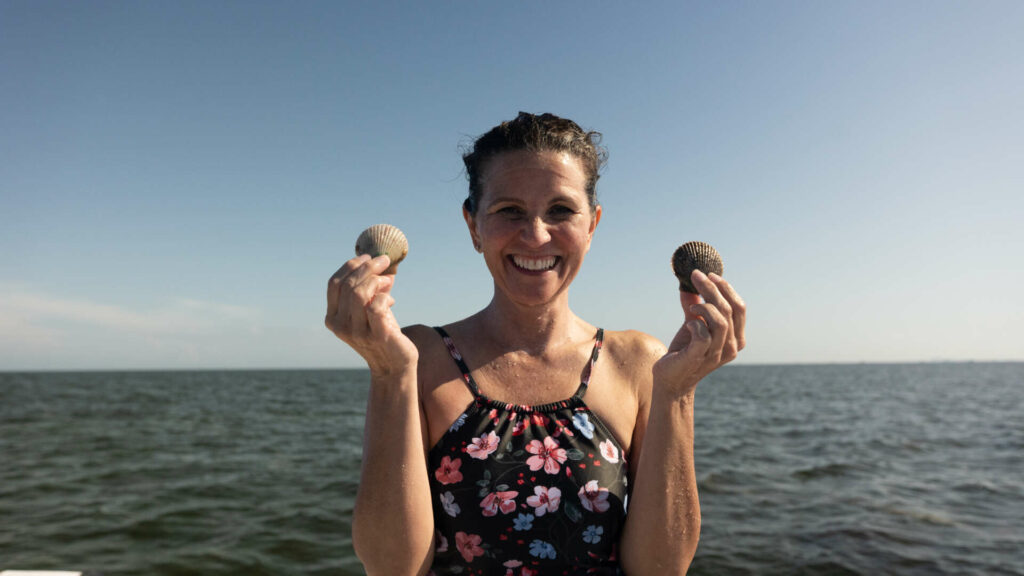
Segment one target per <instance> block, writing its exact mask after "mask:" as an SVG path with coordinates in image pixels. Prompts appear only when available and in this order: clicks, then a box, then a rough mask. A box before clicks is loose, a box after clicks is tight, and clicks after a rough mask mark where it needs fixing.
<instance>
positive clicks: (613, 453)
mask: <svg viewBox="0 0 1024 576" xmlns="http://www.w3.org/2000/svg"><path fill="white" fill-rule="evenodd" d="M598 448H600V449H601V456H604V459H605V460H607V461H608V463H609V464H618V463H619V449H618V448H616V447H615V444H612V441H611V440H605V441H604V442H601V443H600V444H598Z"/></svg>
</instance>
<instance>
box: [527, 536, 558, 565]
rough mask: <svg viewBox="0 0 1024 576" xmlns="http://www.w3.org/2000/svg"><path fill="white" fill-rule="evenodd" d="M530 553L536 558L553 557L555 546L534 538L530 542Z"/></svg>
mask: <svg viewBox="0 0 1024 576" xmlns="http://www.w3.org/2000/svg"><path fill="white" fill-rule="evenodd" d="M530 554H532V555H534V556H536V557H537V558H551V559H552V560H554V559H555V547H554V546H552V545H551V544H548V543H547V542H545V541H543V540H534V541H533V542H530Z"/></svg>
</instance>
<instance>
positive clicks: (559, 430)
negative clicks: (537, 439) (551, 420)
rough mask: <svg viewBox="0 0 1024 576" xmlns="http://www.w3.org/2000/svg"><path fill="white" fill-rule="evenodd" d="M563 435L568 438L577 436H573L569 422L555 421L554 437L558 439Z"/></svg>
mask: <svg viewBox="0 0 1024 576" xmlns="http://www.w3.org/2000/svg"><path fill="white" fill-rule="evenodd" d="M563 433H564V434H565V435H566V436H575V434H573V432H572V430H570V429H569V421H568V420H555V432H554V434H552V436H554V437H556V438H557V437H559V436H561V435H562V434H563Z"/></svg>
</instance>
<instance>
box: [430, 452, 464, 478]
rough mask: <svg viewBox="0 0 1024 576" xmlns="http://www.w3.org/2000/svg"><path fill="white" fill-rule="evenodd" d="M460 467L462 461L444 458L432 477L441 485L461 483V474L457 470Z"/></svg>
mask: <svg viewBox="0 0 1024 576" xmlns="http://www.w3.org/2000/svg"><path fill="white" fill-rule="evenodd" d="M461 466H462V459H461V458H456V459H455V460H452V459H451V457H449V456H445V457H444V458H441V466H439V467H438V468H437V470H434V477H435V478H437V481H438V482H440V483H441V484H455V483H456V482H461V481H462V472H459V468H460V467H461Z"/></svg>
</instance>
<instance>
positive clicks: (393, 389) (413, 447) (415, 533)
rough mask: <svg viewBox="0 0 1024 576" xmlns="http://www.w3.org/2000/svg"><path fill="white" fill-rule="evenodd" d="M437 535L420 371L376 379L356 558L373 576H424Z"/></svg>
mask: <svg viewBox="0 0 1024 576" xmlns="http://www.w3.org/2000/svg"><path fill="white" fill-rule="evenodd" d="M433 535H434V522H433V516H432V508H431V498H430V485H429V482H428V477H427V463H426V457H425V454H424V446H423V436H422V428H421V413H420V409H419V398H418V394H417V384H416V371H415V370H410V371H409V372H407V373H403V374H401V375H397V376H388V377H379V378H378V377H374V378H372V382H371V385H370V398H369V401H368V402H367V409H366V426H365V428H364V440H363V463H362V473H361V477H360V481H359V490H358V493H357V495H356V504H355V511H354V513H353V520H352V540H353V545H354V547H355V550H356V555H357V556H359V559H360V561H362V562H363V565H364V566H365V568H366V571H367V574H369V575H370V576H375V575H387V576H392V575H397V576H402V575H414V574H424V573H426V571H427V569H428V568H429V566H430V562H431V560H432V557H433Z"/></svg>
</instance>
